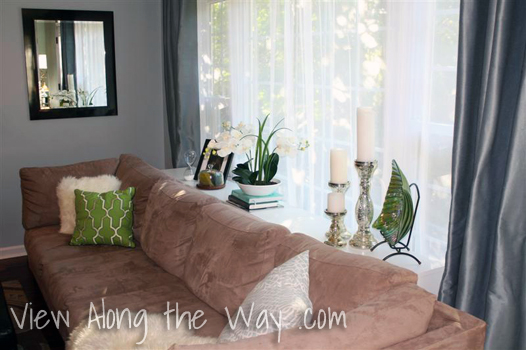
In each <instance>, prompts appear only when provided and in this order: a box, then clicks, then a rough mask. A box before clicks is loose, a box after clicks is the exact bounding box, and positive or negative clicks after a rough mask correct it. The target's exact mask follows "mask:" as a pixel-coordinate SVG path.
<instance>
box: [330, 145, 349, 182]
mask: <svg viewBox="0 0 526 350" xmlns="http://www.w3.org/2000/svg"><path fill="white" fill-rule="evenodd" d="M331 182H332V183H335V184H344V183H346V182H347V152H345V150H343V149H340V148H333V149H331Z"/></svg>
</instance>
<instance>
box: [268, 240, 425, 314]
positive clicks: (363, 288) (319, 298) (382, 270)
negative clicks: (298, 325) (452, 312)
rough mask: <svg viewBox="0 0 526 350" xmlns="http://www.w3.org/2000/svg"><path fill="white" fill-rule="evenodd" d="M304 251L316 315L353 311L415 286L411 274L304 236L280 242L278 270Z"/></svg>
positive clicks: (415, 277) (277, 261) (383, 262)
mask: <svg viewBox="0 0 526 350" xmlns="http://www.w3.org/2000/svg"><path fill="white" fill-rule="evenodd" d="M305 250H309V251H310V255H309V258H310V291H309V293H310V298H311V300H312V303H313V306H314V312H315V313H316V312H317V311H318V310H320V309H324V310H327V308H328V307H331V309H332V310H343V311H348V310H352V309H354V308H355V307H357V306H358V305H361V304H363V303H364V302H366V301H367V300H369V299H371V298H374V297H375V296H377V295H379V294H381V293H382V292H384V291H386V290H387V289H389V288H391V287H393V286H396V285H400V284H404V283H416V281H417V278H418V277H417V275H416V274H415V273H414V272H412V271H409V270H406V269H404V268H401V267H398V266H395V265H392V264H390V263H387V262H385V261H382V260H379V259H376V258H372V257H367V256H362V255H358V254H350V253H347V252H343V251H339V250H337V249H334V248H332V247H329V246H327V245H325V244H323V243H321V242H319V241H318V240H316V239H314V238H312V237H309V236H306V235H304V234H301V233H295V234H293V235H289V236H287V237H285V239H283V240H282V241H281V242H280V244H279V245H278V247H277V250H276V262H275V266H278V265H281V264H282V263H283V262H285V261H287V260H289V259H290V258H291V257H293V256H296V255H297V254H299V253H300V252H303V251H305ZM342 276H345V277H344V278H342Z"/></svg>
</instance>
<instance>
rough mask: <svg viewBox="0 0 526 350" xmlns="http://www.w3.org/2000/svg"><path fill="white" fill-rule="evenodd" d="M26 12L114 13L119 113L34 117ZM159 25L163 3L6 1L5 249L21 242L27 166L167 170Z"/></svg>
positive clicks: (1, 176)
mask: <svg viewBox="0 0 526 350" xmlns="http://www.w3.org/2000/svg"><path fill="white" fill-rule="evenodd" d="M22 8H48V9H69V10H101V11H113V12H114V21H115V24H114V25H115V50H116V52H115V56H116V69H117V96H118V108H119V115H118V116H111V117H97V118H79V119H63V120H58V119H56V120H42V121H30V120H29V109H28V103H27V99H28V97H27V96H28V95H27V83H26V82H27V80H26V72H25V66H24V59H25V58H24V48H23V36H22V13H21V9H22ZM161 21H162V17H161V3H160V0H104V1H98V0H88V1H86V0H80V1H78V0H70V1H55V0H41V1H26V0H16V1H15V0H0V36H1V39H2V42H1V47H0V66H1V75H0V102H1V103H0V106H1V119H0V137H1V139H0V157H1V158H0V184H1V187H0V247H9V246H16V245H20V244H23V234H24V231H23V229H22V225H21V206H22V202H21V195H20V181H19V177H18V170H19V169H20V168H21V167H26V166H46V165H61V164H68V163H74V162H80V161H85V160H92V159H99V158H106V157H118V156H119V155H120V154H121V153H134V154H137V155H138V156H140V157H141V158H143V159H144V160H146V161H147V162H149V163H150V164H152V165H154V166H156V167H160V168H164V164H165V144H164V122H163V119H164V108H163V105H164V97H163V81H162V28H161V26H162V23H161ZM0 254H1V252H0Z"/></svg>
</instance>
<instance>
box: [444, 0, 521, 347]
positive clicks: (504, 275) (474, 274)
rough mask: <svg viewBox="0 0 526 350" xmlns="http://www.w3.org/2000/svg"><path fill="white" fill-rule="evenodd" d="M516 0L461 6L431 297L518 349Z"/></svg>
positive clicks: (498, 343) (491, 343)
mask: <svg viewBox="0 0 526 350" xmlns="http://www.w3.org/2000/svg"><path fill="white" fill-rule="evenodd" d="M525 56H526V1H524V0H517V1H513V0H506V1H496V0H477V1H473V0H463V1H462V2H461V12H460V44H459V62H458V81H457V101H456V103H457V105H456V121H455V135H454V144H453V175H452V205H451V214H450V226H449V243H448V250H447V254H446V267H445V272H444V276H443V279H442V283H441V287H440V293H439V300H441V301H443V302H445V303H447V304H450V305H452V306H455V307H457V308H460V309H462V310H464V311H467V312H469V313H471V314H473V315H475V316H477V317H480V318H482V319H484V320H485V321H486V322H487V323H488V329H487V334H486V349H491V350H493V349H499V350H500V349H503V350H504V349H526V58H525Z"/></svg>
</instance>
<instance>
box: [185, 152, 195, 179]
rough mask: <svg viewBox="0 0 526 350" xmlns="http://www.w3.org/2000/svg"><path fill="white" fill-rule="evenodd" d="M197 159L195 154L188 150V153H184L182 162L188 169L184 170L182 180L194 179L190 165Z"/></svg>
mask: <svg viewBox="0 0 526 350" xmlns="http://www.w3.org/2000/svg"><path fill="white" fill-rule="evenodd" d="M196 158H197V153H196V152H195V151H194V150H192V149H189V150H188V151H186V152H184V161H185V162H186V164H187V165H188V167H187V168H186V169H185V170H184V179H185V180H186V181H192V180H193V179H194V175H195V171H194V168H193V167H192V164H194V162H195V159H196Z"/></svg>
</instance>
